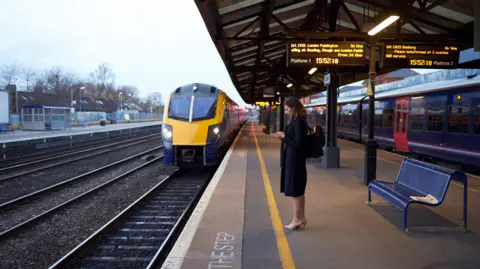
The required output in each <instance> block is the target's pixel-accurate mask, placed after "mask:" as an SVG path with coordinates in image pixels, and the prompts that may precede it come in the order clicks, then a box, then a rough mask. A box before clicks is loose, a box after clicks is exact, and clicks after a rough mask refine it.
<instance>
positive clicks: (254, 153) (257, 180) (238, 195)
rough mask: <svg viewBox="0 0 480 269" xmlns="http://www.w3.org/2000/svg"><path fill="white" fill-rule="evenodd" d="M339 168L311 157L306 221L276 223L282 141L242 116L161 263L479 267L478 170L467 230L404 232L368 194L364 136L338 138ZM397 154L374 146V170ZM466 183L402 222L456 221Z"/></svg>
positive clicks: (171, 268) (382, 171)
mask: <svg viewBox="0 0 480 269" xmlns="http://www.w3.org/2000/svg"><path fill="white" fill-rule="evenodd" d="M338 144H339V147H340V156H341V163H340V164H341V168H339V169H324V168H321V167H320V165H319V163H318V160H314V161H309V162H308V165H307V169H308V183H307V190H306V218H307V219H308V224H307V226H306V227H305V228H304V229H301V230H295V231H289V230H286V229H284V228H283V225H284V224H288V223H289V222H290V221H291V218H292V205H291V201H290V200H289V199H288V198H287V197H284V196H283V194H281V193H280V167H279V164H280V160H279V158H280V154H279V153H280V152H279V151H280V149H279V148H280V141H279V140H277V139H275V138H273V137H271V136H267V135H265V134H264V133H263V132H262V131H261V126H259V125H258V123H250V122H249V123H247V124H246V125H245V126H244V127H243V129H242V131H241V132H240V134H239V135H238V137H237V139H236V141H235V142H234V144H233V145H232V147H231V148H230V150H229V152H228V153H227V155H226V156H225V158H224V161H223V162H222V164H221V165H220V167H219V168H218V170H217V173H216V174H215V176H214V177H213V178H212V180H211V182H210V184H209V186H208V187H207V189H206V190H205V192H204V194H203V196H202V198H201V199H200V201H199V203H198V205H197V207H196V208H195V210H194V211H193V213H192V215H191V217H190V219H189V221H188V222H187V224H186V226H185V228H184V229H183V231H182V233H181V234H180V236H179V238H178V240H177V242H176V244H175V245H174V246H173V248H172V250H171V251H170V253H169V255H168V257H167V259H166V261H165V262H164V264H163V266H162V268H164V269H167V268H168V269H178V268H184V269H194V268H195V269H197V268H236V269H240V268H243V269H247V268H248V269H256V268H259V269H269V268H284V269H292V268H305V269H316V268H369V269H371V268H382V269H383V268H385V269H396V268H402V269H404V268H418V269H420V268H424V269H427V268H432V269H433V268H438V269H440V268H442V269H446V268H459V269H467V268H468V269H470V268H472V269H473V268H480V255H479V254H480V214H479V211H478V208H480V207H479V205H480V191H479V189H478V188H477V187H478V186H479V185H478V182H479V179H478V178H469V179H470V180H471V183H472V184H470V185H471V186H472V187H471V188H470V189H469V196H468V199H469V221H468V226H469V230H470V231H469V232H466V233H465V232H458V230H456V229H451V230H448V229H444V230H442V231H437V232H429V231H416V232H408V233H406V232H404V231H403V230H402V228H401V224H402V214H401V212H400V211H399V210H397V209H395V208H394V207H393V206H391V205H390V204H388V203H386V202H385V201H384V200H382V199H381V198H379V197H377V196H376V195H375V194H372V198H373V201H374V203H372V204H367V203H366V200H367V187H366V186H364V185H363V184H362V183H361V178H362V177H363V164H364V153H363V146H362V145H359V144H355V143H353V142H347V141H343V140H338ZM401 161H402V158H401V157H399V156H398V155H395V154H392V153H387V152H383V151H380V150H379V151H378V157H377V178H378V179H382V180H386V181H393V180H394V179H395V177H396V174H397V172H398V169H399V166H400V163H401ZM462 199H463V187H460V186H459V185H457V184H451V186H450V188H449V190H448V192H447V196H446V200H445V201H444V203H443V205H441V206H439V207H438V208H435V209H434V210H432V209H431V208H425V207H422V206H413V207H412V208H410V209H409V226H415V225H419V226H421V225H426V226H439V225H442V226H446V227H449V226H451V227H452V228H454V227H457V226H458V225H459V224H460V221H461V218H462Z"/></svg>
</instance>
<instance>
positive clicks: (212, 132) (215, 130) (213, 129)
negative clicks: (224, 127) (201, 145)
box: [207, 124, 220, 141]
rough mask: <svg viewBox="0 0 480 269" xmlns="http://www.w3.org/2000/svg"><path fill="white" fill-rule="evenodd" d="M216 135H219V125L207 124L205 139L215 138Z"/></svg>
mask: <svg viewBox="0 0 480 269" xmlns="http://www.w3.org/2000/svg"><path fill="white" fill-rule="evenodd" d="M218 137H220V125H218V124H215V125H211V126H208V135H207V141H212V140H217V138H218Z"/></svg>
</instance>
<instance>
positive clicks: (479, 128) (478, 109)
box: [473, 104, 480, 135]
mask: <svg viewBox="0 0 480 269" xmlns="http://www.w3.org/2000/svg"><path fill="white" fill-rule="evenodd" d="M474 120H475V123H474V124H475V126H474V128H473V132H474V133H475V134H477V135H480V104H477V105H476V106H475V119H474Z"/></svg>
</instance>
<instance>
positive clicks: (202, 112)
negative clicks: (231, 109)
mask: <svg viewBox="0 0 480 269" xmlns="http://www.w3.org/2000/svg"><path fill="white" fill-rule="evenodd" d="M216 108H217V97H213V96H207V97H203V96H196V97H195V101H194V105H193V119H194V120H204V119H210V118H213V117H215V110H216Z"/></svg>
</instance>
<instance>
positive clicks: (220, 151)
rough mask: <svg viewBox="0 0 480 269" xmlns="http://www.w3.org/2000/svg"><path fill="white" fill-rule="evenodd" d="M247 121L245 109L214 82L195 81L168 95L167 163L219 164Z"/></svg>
mask: <svg viewBox="0 0 480 269" xmlns="http://www.w3.org/2000/svg"><path fill="white" fill-rule="evenodd" d="M245 121H246V111H245V110H244V109H243V108H241V107H240V106H238V104H236V103H235V102H233V101H232V100H231V99H230V98H229V97H228V96H227V95H226V94H225V92H223V91H222V90H220V89H218V88H217V87H215V86H212V85H208V84H201V83H193V84H188V85H184V86H182V87H179V88H177V89H176V90H175V91H174V92H173V93H171V94H170V95H169V96H168V99H167V102H166V105H165V111H164V116H163V125H162V137H163V146H164V158H163V159H164V163H165V164H167V165H176V166H180V167H184V166H189V167H192V166H193V167H195V166H213V165H217V164H219V162H220V161H221V158H222V157H223V155H224V153H225V152H226V151H227V149H228V147H229V145H230V144H231V142H233V140H234V139H235V135H236V134H237V132H238V131H239V130H240V128H241V127H242V125H243V124H244V123H245Z"/></svg>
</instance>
